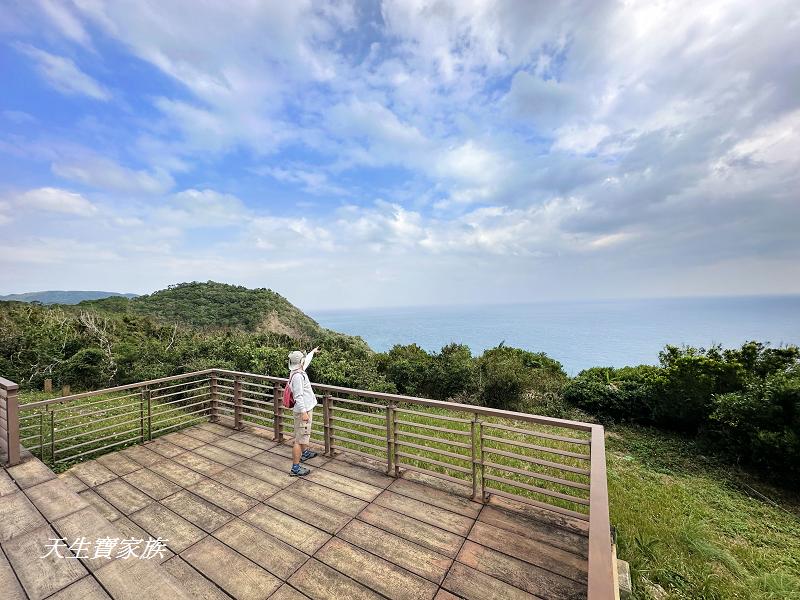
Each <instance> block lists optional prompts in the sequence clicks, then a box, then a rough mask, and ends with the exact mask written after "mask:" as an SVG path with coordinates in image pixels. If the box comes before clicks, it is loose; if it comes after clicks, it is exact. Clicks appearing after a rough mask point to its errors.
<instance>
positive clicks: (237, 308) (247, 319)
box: [79, 281, 322, 338]
mask: <svg viewBox="0 0 800 600" xmlns="http://www.w3.org/2000/svg"><path fill="white" fill-rule="evenodd" d="M79 308H81V309H92V310H95V311H98V312H102V313H114V314H132V315H141V316H148V317H152V318H153V319H156V320H159V321H166V322H169V323H173V322H178V323H181V324H183V325H193V326H195V327H205V328H215V329H219V328H233V329H240V330H243V331H252V332H259V333H281V334H285V335H288V336H291V337H297V338H300V337H304V336H306V337H307V336H318V335H320V334H321V332H322V330H321V328H320V326H319V325H318V324H317V322H316V321H314V320H313V319H312V318H311V317H309V316H308V315H306V314H305V313H303V312H302V311H301V310H300V309H298V308H297V307H296V306H294V305H293V304H292V303H291V302H289V301H288V300H287V299H286V298H284V297H283V296H281V295H280V294H278V293H277V292H273V291H272V290H268V289H265V288H258V289H252V290H251V289H248V288H246V287H242V286H237V285H228V284H224V283H216V282H214V281H209V282H207V283H198V282H192V283H179V284H177V285H171V286H169V287H168V288H167V289H165V290H159V291H157V292H154V293H152V294H148V295H145V296H137V297H136V298H132V299H128V298H120V297H113V298H104V299H102V300H93V301H87V302H81V303H80V305H79Z"/></svg>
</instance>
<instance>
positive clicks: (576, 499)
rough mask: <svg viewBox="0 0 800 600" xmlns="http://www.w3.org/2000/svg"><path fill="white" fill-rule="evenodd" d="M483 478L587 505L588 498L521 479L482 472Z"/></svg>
mask: <svg viewBox="0 0 800 600" xmlns="http://www.w3.org/2000/svg"><path fill="white" fill-rule="evenodd" d="M483 478H484V479H485V480H487V481H494V482H497V483H502V484H504V485H509V486H512V487H519V488H522V489H523V490H528V491H529V492H534V493H536V494H541V495H542V496H550V497H551V498H558V499H559V500H565V501H566V502H572V503H574V504H581V505H583V506H589V500H588V498H579V497H578V496H572V495H570V494H562V493H561V492H554V491H553V490H548V489H547V488H542V487H539V486H536V485H530V484H527V483H523V482H521V481H515V480H513V479H506V478H505V477H497V476H496V475H487V474H485V473H484V475H483Z"/></svg>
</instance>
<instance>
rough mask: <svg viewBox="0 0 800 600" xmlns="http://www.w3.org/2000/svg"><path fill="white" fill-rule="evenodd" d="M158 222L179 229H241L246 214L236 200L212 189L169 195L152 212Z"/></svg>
mask: <svg viewBox="0 0 800 600" xmlns="http://www.w3.org/2000/svg"><path fill="white" fill-rule="evenodd" d="M155 218H156V219H157V220H158V221H159V222H163V223H168V224H172V225H174V226H176V227H179V228H181V229H191V228H194V227H227V226H231V225H238V226H242V227H244V225H245V224H246V221H247V220H248V218H249V212H248V210H247V209H246V208H245V206H244V204H243V203H242V201H241V200H239V198H237V197H236V196H234V195H232V194H223V193H220V192H217V191H214V190H209V189H206V190H195V189H188V190H184V191H182V192H178V193H177V194H173V195H172V196H170V197H169V198H168V199H167V201H166V202H165V204H164V205H163V206H162V207H160V208H158V209H157V210H156V211H155Z"/></svg>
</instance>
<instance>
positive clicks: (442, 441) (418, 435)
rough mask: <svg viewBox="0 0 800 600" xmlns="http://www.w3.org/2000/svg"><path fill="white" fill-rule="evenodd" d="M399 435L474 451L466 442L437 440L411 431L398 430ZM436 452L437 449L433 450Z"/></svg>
mask: <svg viewBox="0 0 800 600" xmlns="http://www.w3.org/2000/svg"><path fill="white" fill-rule="evenodd" d="M397 435H405V436H408V437H413V438H415V439H418V440H427V441H429V442H436V443H437V444H448V445H450V446H456V447H458V448H466V449H467V450H470V449H472V446H471V445H470V444H465V443H464V442H456V441H453V440H448V439H444V438H437V437H433V436H431V435H422V434H421V433H412V432H410V431H402V430H401V429H398V430H397ZM433 449H434V450H435V448H433Z"/></svg>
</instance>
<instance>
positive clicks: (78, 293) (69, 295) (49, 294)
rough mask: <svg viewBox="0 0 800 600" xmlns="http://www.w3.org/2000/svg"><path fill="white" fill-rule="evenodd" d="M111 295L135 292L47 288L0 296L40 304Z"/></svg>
mask: <svg viewBox="0 0 800 600" xmlns="http://www.w3.org/2000/svg"><path fill="white" fill-rule="evenodd" d="M111 296H122V297H125V298H134V297H136V294H120V293H118V292H99V291H94V290H88V291H83V290H48V291H45V292H25V293H24V294H8V295H7V296H0V301H3V302H41V303H42V304H78V303H79V302H83V301H84V300H100V299H101V298H109V297H111Z"/></svg>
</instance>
